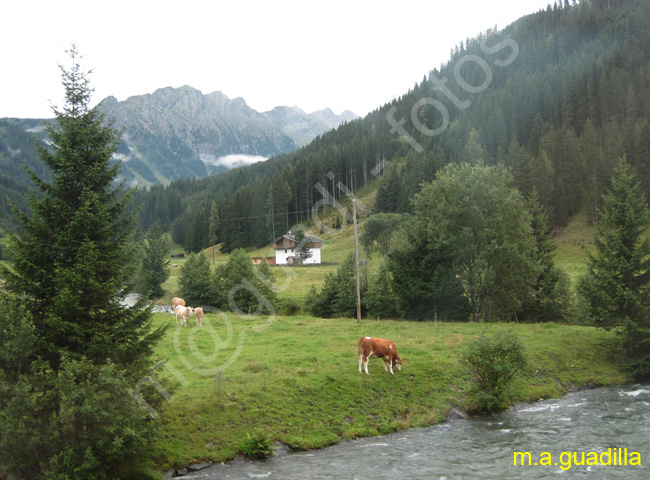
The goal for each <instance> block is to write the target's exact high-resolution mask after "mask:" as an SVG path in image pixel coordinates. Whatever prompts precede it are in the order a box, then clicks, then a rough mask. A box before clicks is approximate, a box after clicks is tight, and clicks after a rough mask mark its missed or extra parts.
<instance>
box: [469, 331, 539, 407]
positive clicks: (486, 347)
mask: <svg viewBox="0 0 650 480" xmlns="http://www.w3.org/2000/svg"><path fill="white" fill-rule="evenodd" d="M460 360H461V363H463V364H464V365H465V366H466V367H467V369H468V371H469V373H470V375H471V377H472V380H473V386H472V389H471V390H470V408H469V410H473V411H478V412H492V411H497V410H501V409H503V408H504V406H505V405H504V400H503V397H504V394H505V393H506V391H507V389H508V387H509V385H510V383H511V381H512V379H513V378H514V377H515V376H516V375H517V374H518V373H519V372H520V371H521V370H522V369H523V368H524V367H525V366H526V359H525V355H524V349H523V346H522V345H521V341H520V340H519V337H517V336H516V335H515V334H513V333H510V332H497V333H495V334H493V335H485V334H481V336H480V337H479V338H478V339H476V340H473V341H472V342H470V343H469V344H468V345H467V347H466V349H465V350H464V352H463V353H462V354H461V358H460Z"/></svg>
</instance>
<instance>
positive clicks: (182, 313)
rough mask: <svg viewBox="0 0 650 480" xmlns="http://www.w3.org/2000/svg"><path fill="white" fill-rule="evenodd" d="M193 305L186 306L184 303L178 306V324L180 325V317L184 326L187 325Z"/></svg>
mask: <svg viewBox="0 0 650 480" xmlns="http://www.w3.org/2000/svg"><path fill="white" fill-rule="evenodd" d="M192 312H193V309H192V307H184V306H183V305H177V306H176V325H177V326H178V319H179V318H180V319H181V320H182V322H183V326H184V327H187V321H188V319H189V318H190V315H192Z"/></svg>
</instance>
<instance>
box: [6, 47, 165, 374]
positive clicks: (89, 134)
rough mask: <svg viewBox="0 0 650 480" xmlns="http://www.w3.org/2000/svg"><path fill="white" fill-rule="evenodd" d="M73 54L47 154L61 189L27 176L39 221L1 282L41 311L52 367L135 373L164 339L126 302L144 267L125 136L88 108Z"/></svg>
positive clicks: (41, 341) (42, 344)
mask: <svg viewBox="0 0 650 480" xmlns="http://www.w3.org/2000/svg"><path fill="white" fill-rule="evenodd" d="M69 54H70V57H71V60H72V67H71V68H70V70H66V69H65V68H63V67H61V71H62V83H63V86H64V89H65V106H64V107H63V108H62V109H58V108H56V107H55V108H54V109H53V110H54V113H55V115H56V122H55V123H53V124H48V125H47V127H46V128H47V133H48V135H49V139H50V147H40V148H39V154H40V157H41V159H42V161H43V163H45V165H46V166H47V167H49V169H50V170H51V172H52V180H51V181H50V182H49V183H46V182H45V181H43V180H42V179H41V178H39V177H38V176H37V175H36V174H35V173H34V172H32V171H31V170H30V171H28V173H29V175H30V177H31V179H32V181H33V182H34V184H35V186H36V187H37V188H38V190H40V191H41V193H42V195H40V196H37V195H35V194H32V195H30V206H31V214H28V213H22V212H17V215H18V220H19V221H20V224H21V226H22V229H21V231H20V232H19V233H18V234H16V235H13V236H12V238H11V243H10V246H9V251H10V254H11V259H12V265H11V267H3V269H2V274H3V276H4V278H5V282H6V288H7V290H8V291H10V292H12V293H15V294H16V295H18V296H20V297H22V298H23V302H24V303H25V306H26V307H27V309H28V310H29V311H30V312H32V315H33V317H34V319H35V320H34V321H35V326H36V330H37V340H38V350H39V352H40V355H41V357H42V358H43V359H45V360H47V361H48V362H49V363H50V364H51V366H52V367H53V368H55V369H56V367H57V366H58V364H59V362H60V360H61V357H62V356H68V357H73V358H77V357H82V356H85V357H87V358H89V359H90V360H92V361H93V362H94V363H104V362H106V361H107V360H108V359H110V360H111V361H112V362H115V363H118V364H122V365H124V366H128V365H131V364H133V363H134V362H139V359H141V358H145V357H147V356H148V355H149V353H151V351H152V348H153V346H154V343H155V341H156V340H157V338H159V337H160V332H155V333H150V332H149V330H150V329H149V326H150V313H149V312H147V311H146V310H141V309H132V308H126V307H125V306H124V303H123V300H124V299H125V297H126V296H127V295H128V293H129V292H128V290H126V289H124V288H123V285H124V284H125V282H126V280H128V279H129V277H130V276H131V275H132V273H133V267H134V265H137V263H138V262H136V261H134V260H135V254H136V249H135V242H134V238H133V236H134V234H135V226H134V225H135V224H134V215H133V214H131V213H129V205H130V198H131V193H130V192H125V190H124V188H123V186H122V185H117V186H116V185H115V183H114V182H115V179H116V177H117V173H118V168H119V164H114V163H112V162H111V158H112V156H113V154H115V153H116V152H117V149H118V146H119V142H120V134H119V132H117V131H115V130H114V129H113V128H111V127H110V126H106V125H105V123H104V120H105V119H104V116H103V114H102V113H101V111H100V110H98V109H90V108H89V102H90V96H91V93H92V89H91V88H90V86H89V80H88V74H87V72H85V71H83V70H82V69H81V67H80V65H79V63H78V62H79V55H78V52H77V51H76V48H75V47H73V48H72V50H70V52H69Z"/></svg>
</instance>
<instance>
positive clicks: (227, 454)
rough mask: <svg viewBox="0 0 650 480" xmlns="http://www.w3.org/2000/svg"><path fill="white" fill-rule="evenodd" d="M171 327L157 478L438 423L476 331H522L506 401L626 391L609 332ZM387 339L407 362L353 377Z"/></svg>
mask: <svg viewBox="0 0 650 480" xmlns="http://www.w3.org/2000/svg"><path fill="white" fill-rule="evenodd" d="M154 320H155V322H156V323H166V322H171V323H172V324H173V325H172V326H171V327H170V328H169V330H168V331H167V334H166V336H165V338H164V339H163V341H162V342H161V344H160V346H159V349H158V352H157V353H158V356H160V357H161V358H163V359H166V360H168V362H167V365H166V366H165V367H163V368H161V369H160V370H159V372H158V373H159V375H161V376H167V377H169V378H170V379H171V380H173V381H174V382H175V383H177V388H176V389H175V390H174V391H173V395H172V397H171V399H170V401H169V402H165V404H164V405H163V407H162V408H161V409H160V411H159V412H157V413H158V414H159V415H160V419H161V430H160V434H161V435H160V440H159V441H158V442H157V444H156V446H155V449H154V459H155V462H156V465H157V468H158V469H159V470H166V469H169V468H180V467H184V466H187V465H191V464H196V463H201V462H222V461H226V460H229V459H232V458H234V457H236V456H237V454H238V447H239V445H240V444H241V443H242V441H243V440H244V439H245V438H246V437H247V434H251V435H253V434H258V433H262V434H266V435H268V436H269V437H270V438H272V439H273V440H274V441H277V442H281V443H283V444H285V445H287V446H289V447H290V448H292V449H313V448H321V447H324V446H328V445H332V444H335V443H337V442H339V441H340V440H341V439H351V438H357V437H364V436H373V435H378V434H384V433H390V432H394V431H398V430H403V429H408V428H412V427H424V426H429V425H433V424H436V423H439V422H442V421H444V419H445V416H446V415H447V414H448V413H449V412H450V411H451V409H452V408H454V407H457V408H460V409H462V408H463V406H464V402H465V397H464V392H465V391H466V390H467V387H468V385H469V378H468V377H467V375H466V374H465V372H464V371H463V370H462V369H461V368H460V366H459V365H458V363H457V356H458V354H459V353H460V352H461V351H462V349H463V348H464V345H465V344H466V342H467V341H469V340H471V339H473V338H475V337H477V336H478V335H479V334H480V333H481V332H483V331H494V330H498V329H503V330H511V331H513V332H515V333H517V334H518V335H519V336H520V338H521V340H522V343H523V345H524V347H525V350H526V353H527V355H528V358H529V363H528V366H527V368H526V371H524V372H522V375H521V376H520V377H519V378H517V380H516V381H515V383H514V385H513V388H512V391H511V394H510V402H511V403H513V404H514V403H518V402H528V401H534V400H538V399H540V398H551V397H559V396H561V395H562V394H563V393H566V391H568V390H570V389H573V388H584V387H588V386H598V385H615V384H622V383H626V382H628V381H629V380H630V379H629V378H628V377H627V375H626V374H625V372H624V370H623V365H622V359H621V358H620V357H619V356H618V355H617V353H616V348H615V347H614V345H615V338H614V335H613V334H612V333H611V332H605V331H602V330H598V329H595V328H591V327H577V326H559V325H555V324H538V325H516V324H472V323H462V324H460V323H423V322H403V321H400V322H397V321H373V320H364V321H362V322H361V324H358V323H357V322H356V320H353V319H318V318H313V317H307V316H297V317H273V318H269V317H238V316H234V315H227V316H225V315H223V316H217V315H215V314H212V313H208V314H206V316H205V317H204V320H203V327H201V328H198V327H196V326H192V327H191V328H178V327H176V326H175V321H174V317H173V316H172V315H170V314H165V313H158V314H155V315H154ZM365 335H368V336H378V337H386V338H391V339H392V340H393V341H394V342H395V343H396V346H397V349H398V352H399V354H400V356H401V357H402V358H403V359H404V365H403V368H402V371H401V372H396V374H395V376H391V375H389V374H387V373H386V372H384V369H383V365H382V362H381V361H380V360H377V359H372V360H371V361H370V364H369V371H370V375H369V376H366V375H365V374H363V375H359V373H358V363H357V352H356V343H357V340H358V339H359V337H361V336H365Z"/></svg>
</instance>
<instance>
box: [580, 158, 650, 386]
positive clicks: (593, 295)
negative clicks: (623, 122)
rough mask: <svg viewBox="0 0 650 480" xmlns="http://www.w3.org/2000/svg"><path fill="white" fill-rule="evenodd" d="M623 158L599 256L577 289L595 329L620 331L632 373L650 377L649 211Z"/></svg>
mask: <svg viewBox="0 0 650 480" xmlns="http://www.w3.org/2000/svg"><path fill="white" fill-rule="evenodd" d="M629 169H630V167H629V165H628V164H627V163H626V161H625V159H622V160H621V161H620V163H619V166H618V168H617V169H616V170H615V172H614V176H613V177H612V186H611V189H610V190H609V191H608V193H607V194H606V195H605V196H604V199H603V200H604V207H603V211H602V212H601V217H600V221H599V222H598V223H597V224H596V227H595V234H594V247H595V253H594V254H588V255H589V271H588V273H587V275H586V276H585V277H584V278H583V279H582V280H581V282H580V284H579V286H578V288H579V291H580V292H581V294H582V295H584V297H585V299H586V300H587V304H588V307H589V311H590V314H591V315H592V317H593V318H594V321H595V323H596V325H598V326H601V327H604V328H616V329H617V331H618V333H620V334H621V336H622V339H623V341H624V345H625V349H626V353H627V355H628V356H629V358H630V359H631V362H632V369H633V372H634V374H635V375H636V376H637V377H640V378H648V377H650V319H649V317H648V315H649V314H650V296H649V295H650V239H649V238H648V237H644V233H645V232H646V230H647V229H648V227H650V211H649V210H648V206H647V204H646V201H645V198H644V196H643V195H642V194H641V193H640V189H639V184H638V183H634V179H633V176H632V174H631V173H630V171H629Z"/></svg>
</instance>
